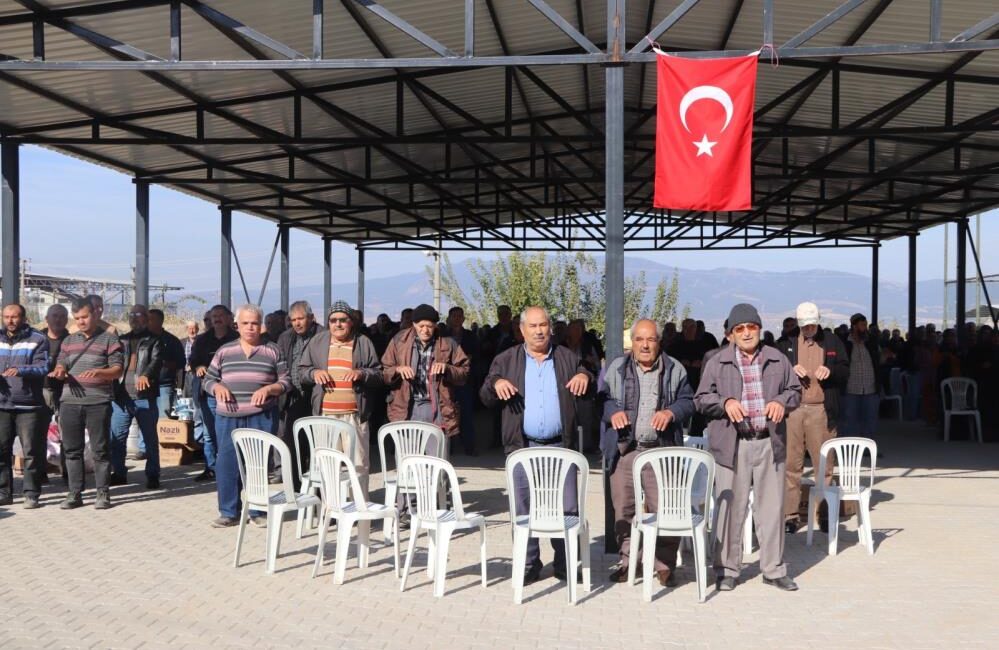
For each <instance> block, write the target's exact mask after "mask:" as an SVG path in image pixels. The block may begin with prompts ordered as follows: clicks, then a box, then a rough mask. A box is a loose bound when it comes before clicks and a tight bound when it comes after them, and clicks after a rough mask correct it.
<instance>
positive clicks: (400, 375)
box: [382, 305, 469, 452]
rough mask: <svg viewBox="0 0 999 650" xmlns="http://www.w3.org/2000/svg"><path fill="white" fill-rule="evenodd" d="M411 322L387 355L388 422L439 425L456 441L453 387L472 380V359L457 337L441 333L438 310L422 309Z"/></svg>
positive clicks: (384, 367)
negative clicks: (470, 375) (469, 379)
mask: <svg viewBox="0 0 999 650" xmlns="http://www.w3.org/2000/svg"><path fill="white" fill-rule="evenodd" d="M412 318H413V324H412V326H410V327H408V328H406V329H404V330H401V331H400V332H399V333H398V334H396V335H395V337H393V338H392V340H391V341H390V342H389V344H388V347H387V348H386V349H385V354H383V355H382V376H383V378H384V380H385V385H386V386H387V387H388V389H389V391H390V395H389V403H388V419H389V422H399V421H400V420H417V421H420V422H429V423H431V424H436V425H437V426H439V427H440V428H441V429H443V430H444V435H446V436H447V437H448V438H451V437H453V436H456V435H458V433H459V423H460V421H461V420H460V417H459V414H458V408H459V407H458V404H457V402H456V400H455V396H454V392H453V389H454V388H456V387H458V386H462V385H463V384H464V383H465V381H466V380H467V379H468V369H469V361H468V357H467V356H465V353H464V352H463V351H462V349H461V346H459V345H458V344H457V343H455V342H454V339H452V338H451V337H449V336H438V335H437V322H438V321H439V320H440V316H439V315H438V313H437V310H435V309H434V308H433V307H431V306H430V305H420V306H419V307H417V308H416V309H414V310H413V317H412ZM428 451H429V452H434V451H435V450H432V449H428Z"/></svg>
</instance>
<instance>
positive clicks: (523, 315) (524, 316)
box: [520, 305, 552, 325]
mask: <svg viewBox="0 0 999 650" xmlns="http://www.w3.org/2000/svg"><path fill="white" fill-rule="evenodd" d="M532 309H540V310H541V311H543V312H544V314H545V320H546V321H548V324H549V325H551V322H552V318H551V316H550V315H549V314H548V310H547V309H545V308H544V307H542V306H541V305H528V306H527V307H524V311H522V312H520V322H521V324H523V322H524V321H525V320H527V312H529V311H530V310H532Z"/></svg>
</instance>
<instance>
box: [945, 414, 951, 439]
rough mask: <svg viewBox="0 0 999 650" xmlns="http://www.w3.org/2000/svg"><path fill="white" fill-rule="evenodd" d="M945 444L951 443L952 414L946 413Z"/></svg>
mask: <svg viewBox="0 0 999 650" xmlns="http://www.w3.org/2000/svg"><path fill="white" fill-rule="evenodd" d="M944 442H950V413H948V412H947V411H944Z"/></svg>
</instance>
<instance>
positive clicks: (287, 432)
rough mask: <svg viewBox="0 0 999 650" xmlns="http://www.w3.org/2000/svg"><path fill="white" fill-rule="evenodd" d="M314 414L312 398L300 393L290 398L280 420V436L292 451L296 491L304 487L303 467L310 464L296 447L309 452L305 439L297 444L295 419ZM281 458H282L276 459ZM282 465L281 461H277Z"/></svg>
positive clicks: (293, 478)
mask: <svg viewBox="0 0 999 650" xmlns="http://www.w3.org/2000/svg"><path fill="white" fill-rule="evenodd" d="M311 415H312V398H311V397H309V396H303V395H299V396H297V397H295V398H291V399H289V400H288V403H287V404H285V407H284V410H282V411H281V419H280V420H279V421H278V436H279V437H280V438H281V440H283V441H284V444H286V445H288V450H289V451H291V480H292V482H294V484H295V492H298V491H299V490H301V489H302V480H301V469H300V468H301V467H302V465H303V463H304V465H305V467H306V468H308V466H309V459H308V458H300V457H299V455H298V452H297V451H295V450H296V449H300V450H301V452H302V453H303V454H308V453H309V449H308V445H307V444H306V443H305V440H304V439H303V440H301V441H300V443H301V444H299V445H297V446H296V445H295V421H296V420H298V419H299V418H307V417H309V416H311ZM275 460H280V459H275ZM277 464H278V466H280V463H277Z"/></svg>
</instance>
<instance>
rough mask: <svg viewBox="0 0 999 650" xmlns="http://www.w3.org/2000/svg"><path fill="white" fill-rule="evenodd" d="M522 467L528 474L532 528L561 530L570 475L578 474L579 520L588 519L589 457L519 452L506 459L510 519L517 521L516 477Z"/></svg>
mask: <svg viewBox="0 0 999 650" xmlns="http://www.w3.org/2000/svg"><path fill="white" fill-rule="evenodd" d="M518 466H520V467H522V468H523V470H524V472H525V473H526V474H527V485H528V492H529V495H530V496H529V502H530V516H529V522H530V526H531V527H532V528H561V527H562V525H563V520H564V517H565V495H564V490H565V482H566V479H567V478H568V476H569V472H576V471H578V472H579V474H578V476H577V477H576V493H577V494H576V502H577V504H578V505H579V518H580V519H585V517H586V515H585V502H586V475H587V472H588V471H589V469H590V466H589V462H588V461H587V460H586V456H584V455H583V454H581V453H579V452H578V451H572V450H571V449H563V448H561V447H529V448H527V449H518V450H517V451H515V452H513V453H512V454H510V455H509V456H507V457H506V486H507V496H508V497H509V500H510V519H511V521H516V514H515V513H516V512H517V509H516V503H515V499H516V493H515V490H514V480H513V475H514V471H515V470H516V468H517V467H518Z"/></svg>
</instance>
